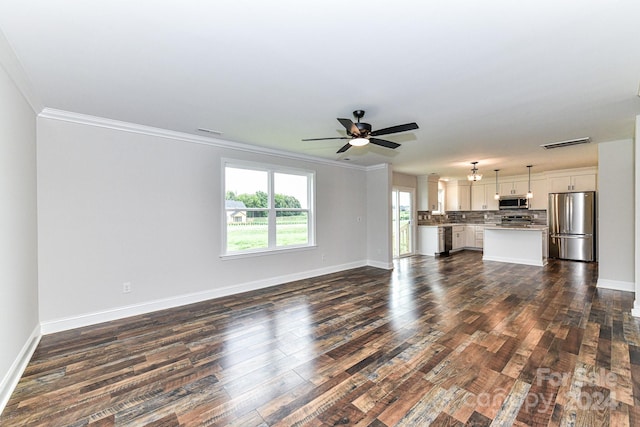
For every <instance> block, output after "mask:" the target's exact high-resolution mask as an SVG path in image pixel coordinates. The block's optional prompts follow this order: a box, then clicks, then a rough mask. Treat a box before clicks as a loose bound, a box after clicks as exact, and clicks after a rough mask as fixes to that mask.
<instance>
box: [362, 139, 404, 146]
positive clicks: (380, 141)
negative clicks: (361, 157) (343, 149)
mask: <svg viewBox="0 0 640 427" xmlns="http://www.w3.org/2000/svg"><path fill="white" fill-rule="evenodd" d="M369 142H370V143H372V144H375V145H380V146H381V147H387V148H398V147H400V144H397V143H395V142H391V141H387V140H386V139H378V138H369Z"/></svg>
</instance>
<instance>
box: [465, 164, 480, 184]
mask: <svg viewBox="0 0 640 427" xmlns="http://www.w3.org/2000/svg"><path fill="white" fill-rule="evenodd" d="M471 164H472V165H473V169H471V173H470V174H469V175H467V179H468V180H469V181H480V180H481V179H482V174H481V173H478V168H477V167H476V165H477V164H478V162H471Z"/></svg>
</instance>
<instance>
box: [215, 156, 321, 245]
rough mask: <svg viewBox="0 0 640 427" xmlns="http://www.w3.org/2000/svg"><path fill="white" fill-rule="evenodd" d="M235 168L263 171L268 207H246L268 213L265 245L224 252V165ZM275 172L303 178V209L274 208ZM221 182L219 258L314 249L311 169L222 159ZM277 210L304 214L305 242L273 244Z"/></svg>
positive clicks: (313, 177)
mask: <svg viewBox="0 0 640 427" xmlns="http://www.w3.org/2000/svg"><path fill="white" fill-rule="evenodd" d="M227 167H232V168H238V169H249V170H254V171H261V172H267V196H268V204H269V207H268V208H266V209H263V208H249V209H247V210H248V211H249V210H259V211H262V210H267V211H268V214H267V217H268V245H267V247H266V248H257V249H247V250H244V251H237V252H227V209H226V207H225V199H226V191H227V190H226V187H227V185H226V168H227ZM276 173H282V174H289V175H299V176H305V177H307V206H308V207H307V208H299V209H290V208H277V209H276V207H275V193H274V175H275V174H276ZM221 175H222V177H221V183H222V191H221V193H222V197H221V199H222V200H221V205H222V230H221V236H222V238H221V243H222V246H221V255H220V256H221V257H222V258H238V257H246V256H256V255H263V254H269V253H274V252H288V251H299V250H306V249H309V248H314V247H315V246H316V243H315V235H316V232H315V231H316V226H315V225H316V222H315V171H313V170H307V169H298V168H291V167H288V166H281V165H275V164H266V163H256V162H251V161H245V160H235V159H222V168H221ZM277 211H301V212H306V213H307V243H306V244H302V245H289V246H276V212H277Z"/></svg>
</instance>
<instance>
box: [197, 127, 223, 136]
mask: <svg viewBox="0 0 640 427" xmlns="http://www.w3.org/2000/svg"><path fill="white" fill-rule="evenodd" d="M198 130H199V131H200V132H206V133H212V134H214V135H222V132H220V131H219V130H213V129H207V128H198Z"/></svg>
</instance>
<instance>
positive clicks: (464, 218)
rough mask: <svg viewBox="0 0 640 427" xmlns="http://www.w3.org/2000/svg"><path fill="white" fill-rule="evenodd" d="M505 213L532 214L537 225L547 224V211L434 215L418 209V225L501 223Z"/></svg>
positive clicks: (465, 212) (530, 210)
mask: <svg viewBox="0 0 640 427" xmlns="http://www.w3.org/2000/svg"><path fill="white" fill-rule="evenodd" d="M504 215H531V216H532V217H533V223H534V224H535V225H547V211H546V210H545V209H541V210H533V209H529V210H526V211H523V210H501V211H454V212H447V213H445V214H444V215H442V214H440V215H434V214H432V213H431V212H429V211H418V225H437V224H442V223H455V224H500V221H501V220H502V217H503V216H504Z"/></svg>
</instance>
